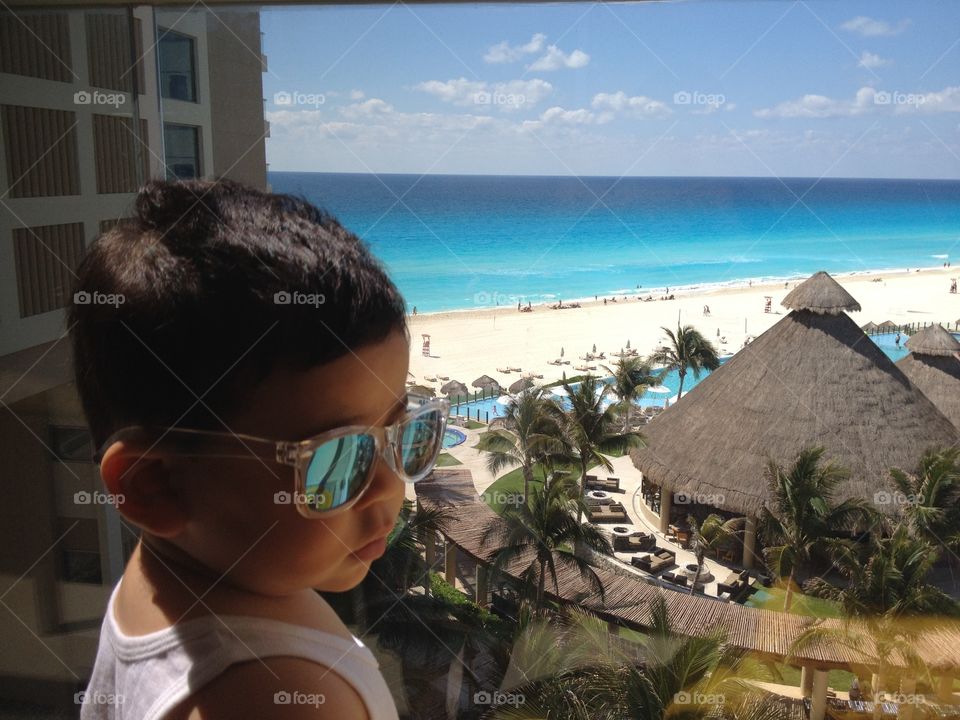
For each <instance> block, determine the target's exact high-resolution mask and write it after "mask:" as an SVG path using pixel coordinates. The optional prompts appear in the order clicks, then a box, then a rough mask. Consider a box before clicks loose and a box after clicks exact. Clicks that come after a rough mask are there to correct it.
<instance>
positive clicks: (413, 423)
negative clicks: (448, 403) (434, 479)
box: [400, 410, 443, 477]
mask: <svg viewBox="0 0 960 720" xmlns="http://www.w3.org/2000/svg"><path fill="white" fill-rule="evenodd" d="M442 427H443V415H442V414H441V413H440V411H439V410H435V411H431V412H427V413H424V414H423V415H419V416H417V417H415V418H413V419H412V420H410V422H408V423H406V425H404V426H403V435H402V436H401V441H400V442H401V445H400V456H401V457H400V461H401V463H402V465H403V471H404V472H405V473H406V474H407V476H409V477H416V476H418V475H421V474H423V473H424V472H425V471H426V470H429V469H430V466H431V464H432V463H433V460H434V457H435V456H436V454H437V449H438V448H439V446H440V443H441V442H442V440H443V435H442V433H441V432H440V428H442Z"/></svg>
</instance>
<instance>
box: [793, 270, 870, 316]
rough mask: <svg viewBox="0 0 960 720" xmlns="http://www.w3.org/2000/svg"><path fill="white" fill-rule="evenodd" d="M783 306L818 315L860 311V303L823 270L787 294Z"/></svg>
mask: <svg viewBox="0 0 960 720" xmlns="http://www.w3.org/2000/svg"><path fill="white" fill-rule="evenodd" d="M781 304H782V305H783V306H784V307H785V308H789V309H790V310H809V311H810V312H813V313H817V314H818V315H839V314H841V313H842V312H844V311H847V312H850V311H854V310H856V311H858V312H859V310H860V303H858V302H857V301H856V300H854V299H853V296H852V295H851V294H850V293H848V292H847V291H846V290H844V289H843V287H842V286H841V285H840V283H838V282H837V281H836V280H834V279H833V278H832V277H830V276H829V275H827V273H825V272H823V270H821V271H820V272H818V273H816V274H815V275H814V276H813V277H811V278H809V279H808V280H805V281H804V282H802V283H800V284H799V285H797V287H795V288H794V289H793V290H791V291H790V292H789V293H787V296H786V297H785V298H784V299H783V302H782V303H781Z"/></svg>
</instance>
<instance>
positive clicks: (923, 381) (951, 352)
mask: <svg viewBox="0 0 960 720" xmlns="http://www.w3.org/2000/svg"><path fill="white" fill-rule="evenodd" d="M907 349H909V350H910V354H909V355H907V356H906V357H905V358H903V359H902V360H899V361H898V362H897V367H898V368H900V369H901V370H902V371H903V374H904V375H906V376H907V377H908V378H909V379H910V382H912V383H913V384H914V385H916V386H917V387H918V388H920V392H922V393H923V394H924V395H926V396H927V397H928V398H930V401H931V402H932V403H933V404H934V405H936V406H937V409H938V410H939V411H940V412H942V413H943V414H944V415H946V416H947V419H948V420H949V421H950V422H952V423H953V424H954V425H956V426H957V427H960V359H958V358H957V353H958V352H960V342H958V341H957V339H956V338H955V337H954V336H953V335H952V334H951V333H949V332H948V331H946V330H944V329H943V328H942V327H940V326H939V325H931V326H930V327H926V328H924V329H923V330H921V331H920V332H918V333H916V334H915V335H913V336H912V337H911V338H910V339H909V340H907Z"/></svg>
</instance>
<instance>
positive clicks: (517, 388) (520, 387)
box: [509, 377, 533, 395]
mask: <svg viewBox="0 0 960 720" xmlns="http://www.w3.org/2000/svg"><path fill="white" fill-rule="evenodd" d="M529 387H533V380H531V379H530V378H526V377H525V378H520V379H519V380H517V381H516V382H514V383H511V384H510V388H509V390H510V394H511V395H515V394H516V393H518V392H523V391H524V390H526V389H527V388H529Z"/></svg>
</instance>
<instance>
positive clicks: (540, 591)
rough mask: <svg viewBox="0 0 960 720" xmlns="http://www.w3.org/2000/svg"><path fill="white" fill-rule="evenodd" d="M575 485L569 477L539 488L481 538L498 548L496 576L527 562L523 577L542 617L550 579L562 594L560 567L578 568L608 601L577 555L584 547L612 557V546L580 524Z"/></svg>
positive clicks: (592, 528) (590, 527)
mask: <svg viewBox="0 0 960 720" xmlns="http://www.w3.org/2000/svg"><path fill="white" fill-rule="evenodd" d="M574 489H575V484H574V482H573V480H572V479H569V478H562V477H561V478H557V479H556V480H554V481H553V482H551V483H549V484H547V485H545V486H543V487H541V488H535V489H534V490H533V492H532V495H531V497H530V498H529V499H528V501H527V502H526V503H520V504H518V505H514V506H512V507H510V508H509V509H507V510H506V511H505V512H504V514H503V517H502V518H494V519H493V520H491V522H490V525H488V526H487V528H486V530H485V531H484V534H483V539H482V542H483V543H484V544H487V543H488V542H489V543H490V544H491V545H492V546H494V547H495V548H496V551H495V552H494V554H493V570H494V572H502V571H503V570H504V569H505V568H506V567H507V566H508V565H509V564H510V563H513V562H514V561H518V560H523V561H524V562H526V561H527V560H529V565H527V567H526V568H524V569H523V570H522V571H521V572H520V573H519V575H520V577H521V579H522V581H523V582H524V584H525V586H526V587H527V588H536V589H535V591H534V607H535V608H536V610H537V612H538V613H542V612H543V611H544V608H545V592H546V582H547V576H548V575H549V576H550V579H551V581H552V583H553V588H554V592H555V593H556V594H558V595H559V593H560V584H559V576H558V574H557V573H558V567H569V568H574V569H576V570H577V571H578V572H579V573H580V576H581V577H583V578H584V579H585V580H586V581H587V582H588V583H589V584H590V586H591V587H592V588H593V590H595V591H596V592H598V593H599V594H600V597H601V599H602V598H603V597H604V588H603V583H602V582H601V580H600V576H599V575H598V574H597V572H596V571H595V570H594V569H593V565H592V564H591V563H590V561H589V560H587V559H585V558H583V557H581V556H580V555H577V554H576V553H575V552H574V548H576V547H579V546H585V547H588V548H590V549H591V550H593V551H595V552H599V553H604V554H607V555H609V554H611V553H612V552H613V549H612V548H611V547H610V542H609V541H608V540H607V538H606V536H605V535H603V534H602V533H601V532H600V531H599V530H598V529H597V528H596V527H595V526H593V525H590V524H589V523H586V524H584V523H581V522H580V521H579V520H578V518H577V514H578V512H582V506H583V499H582V497H576V496H575V495H574Z"/></svg>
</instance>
